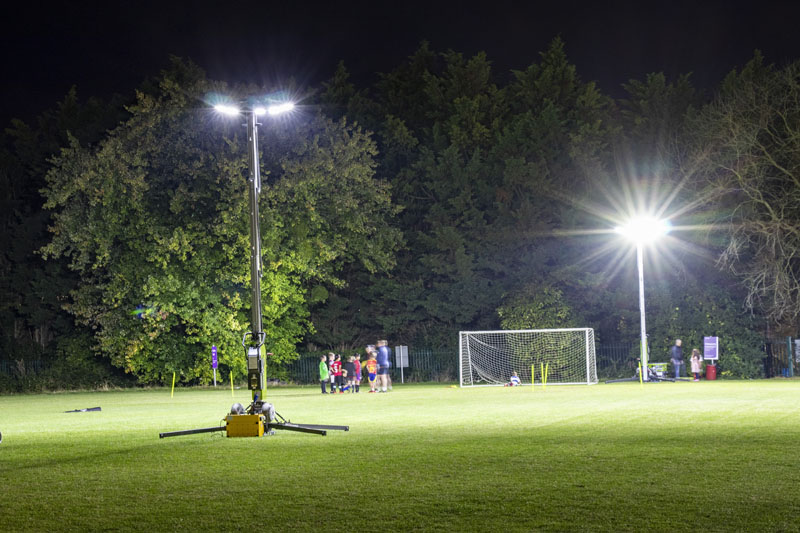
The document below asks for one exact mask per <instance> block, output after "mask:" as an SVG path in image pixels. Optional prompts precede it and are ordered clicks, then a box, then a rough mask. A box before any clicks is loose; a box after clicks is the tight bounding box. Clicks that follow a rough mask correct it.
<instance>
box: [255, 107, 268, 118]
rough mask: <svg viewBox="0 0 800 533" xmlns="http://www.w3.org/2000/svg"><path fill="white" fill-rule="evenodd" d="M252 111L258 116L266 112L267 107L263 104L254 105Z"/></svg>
mask: <svg viewBox="0 0 800 533" xmlns="http://www.w3.org/2000/svg"><path fill="white" fill-rule="evenodd" d="M253 113H255V114H256V116H258V117H260V116H261V115H266V114H267V108H266V107H264V106H257V107H254V108H253Z"/></svg>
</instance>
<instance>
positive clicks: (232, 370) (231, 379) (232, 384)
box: [230, 370, 233, 398]
mask: <svg viewBox="0 0 800 533" xmlns="http://www.w3.org/2000/svg"><path fill="white" fill-rule="evenodd" d="M230 375H231V398H233V370H231V374H230Z"/></svg>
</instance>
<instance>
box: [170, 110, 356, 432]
mask: <svg viewBox="0 0 800 533" xmlns="http://www.w3.org/2000/svg"><path fill="white" fill-rule="evenodd" d="M214 109H216V110H217V111H218V112H220V113H222V114H224V115H228V116H241V115H242V114H244V115H245V117H246V119H247V124H246V126H247V159H248V166H249V173H248V179H247V183H248V197H249V206H250V288H251V307H250V331H248V332H246V333H245V334H244V336H243V337H242V347H243V348H244V349H245V353H246V355H247V388H248V389H250V391H252V394H253V401H252V403H251V404H250V405H249V406H248V407H247V408H246V409H245V408H244V407H243V406H242V405H241V404H239V403H235V404H233V406H232V407H231V411H230V413H229V414H228V415H227V416H226V417H225V421H226V424H225V426H218V427H210V428H200V429H189V430H183V431H172V432H166V433H159V437H160V438H164V437H175V436H179V435H191V434H194V433H210V432H213V431H226V432H227V435H228V436H229V437H261V436H263V435H264V431H265V429H267V430H271V429H285V430H290V431H300V432H303V433H314V434H317V435H325V434H326V430H331V429H332V430H342V431H348V430H349V427H348V426H331V425H320V424H292V423H291V422H289V421H288V420H286V419H284V418H283V417H282V416H281V415H280V414H278V413H277V412H276V411H275V408H274V407H273V406H272V404H271V403H268V402H267V401H266V400H265V393H266V386H265V385H266V384H265V365H264V357H263V355H262V347H263V345H264V340H265V338H266V334H265V333H264V331H263V326H262V316H261V232H260V228H259V213H258V197H259V195H260V194H261V171H260V165H259V160H258V126H259V123H258V117H260V116H264V115H270V116H278V115H282V114H284V113H287V112H290V111H292V110H293V109H294V103H292V102H281V103H278V104H273V105H270V106H268V107H267V106H252V107H248V108H244V109H241V108H240V107H239V106H235V105H230V104H218V105H216V106H214ZM276 417H277V419H278V420H279V421H276Z"/></svg>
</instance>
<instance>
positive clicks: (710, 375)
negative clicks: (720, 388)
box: [706, 365, 717, 380]
mask: <svg viewBox="0 0 800 533" xmlns="http://www.w3.org/2000/svg"><path fill="white" fill-rule="evenodd" d="M706 379H707V380H712V379H717V365H706Z"/></svg>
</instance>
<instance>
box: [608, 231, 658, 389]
mask: <svg viewBox="0 0 800 533" xmlns="http://www.w3.org/2000/svg"><path fill="white" fill-rule="evenodd" d="M669 230H670V224H669V221H667V220H657V219H655V218H653V217H647V216H644V217H637V218H633V219H631V220H630V221H629V222H628V223H627V224H625V225H624V226H619V227H617V228H615V231H616V232H617V233H619V234H620V235H622V236H623V237H625V238H627V239H628V240H630V241H632V242H633V243H634V244H635V245H636V266H637V267H638V268H639V317H640V326H641V328H640V329H641V350H642V352H641V353H642V356H641V361H642V379H643V380H644V381H649V376H648V371H647V331H646V327H645V313H644V260H643V251H642V247H643V246H644V245H646V244H650V243H653V242H655V241H656V240H658V238H660V237H661V236H663V235H666V234H667V233H669Z"/></svg>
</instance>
